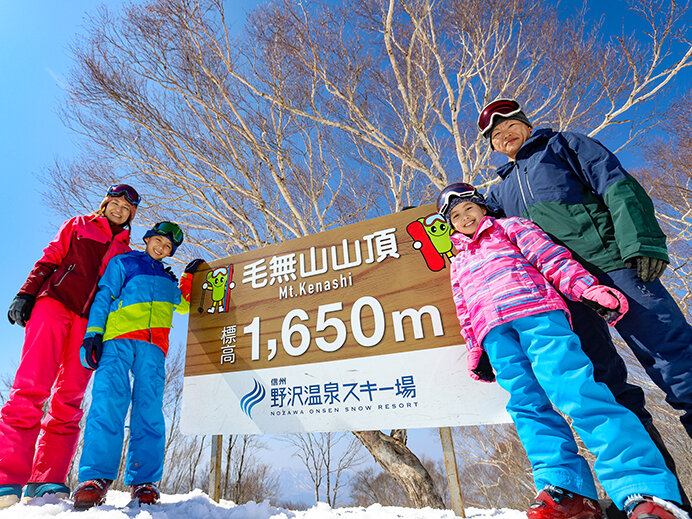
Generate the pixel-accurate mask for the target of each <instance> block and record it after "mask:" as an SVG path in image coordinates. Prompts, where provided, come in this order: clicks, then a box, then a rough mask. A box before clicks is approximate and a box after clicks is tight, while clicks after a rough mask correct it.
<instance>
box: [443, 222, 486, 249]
mask: <svg viewBox="0 0 692 519" xmlns="http://www.w3.org/2000/svg"><path fill="white" fill-rule="evenodd" d="M494 226H495V218H493V217H492V216H484V217H483V219H482V220H481V223H480V224H479V225H478V228H477V229H476V232H475V233H474V234H473V236H466V235H465V234H462V233H460V232H456V233H454V234H452V235H451V236H450V237H449V239H450V240H452V243H453V244H454V246H455V247H456V249H457V250H458V251H461V250H466V249H467V248H468V247H469V245H471V243H473V242H474V241H477V240H479V239H480V237H481V234H483V232H485V230H486V229H490V228H491V227H494Z"/></svg>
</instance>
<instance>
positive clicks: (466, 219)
mask: <svg viewBox="0 0 692 519" xmlns="http://www.w3.org/2000/svg"><path fill="white" fill-rule="evenodd" d="M486 213H487V210H486V209H485V207H483V206H482V205H478V204H476V203H474V202H469V201H465V202H461V203H459V204H457V205H455V206H454V207H452V211H451V212H450V213H449V220H450V222H451V223H452V227H454V229H455V230H456V231H458V232H460V233H462V234H465V235H466V236H473V235H474V233H475V232H476V229H478V224H480V223H481V219H482V218H483V217H484V216H485V215H486Z"/></svg>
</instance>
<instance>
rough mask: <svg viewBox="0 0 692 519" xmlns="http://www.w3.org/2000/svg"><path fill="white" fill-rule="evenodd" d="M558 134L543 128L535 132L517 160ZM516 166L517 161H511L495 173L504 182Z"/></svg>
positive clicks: (520, 151) (518, 154) (522, 148)
mask: <svg viewBox="0 0 692 519" xmlns="http://www.w3.org/2000/svg"><path fill="white" fill-rule="evenodd" d="M556 133H557V132H554V131H553V130H552V129H550V128H541V129H539V130H536V131H534V132H533V133H532V134H531V137H529V138H528V140H527V141H526V142H525V143H524V145H523V146H522V147H521V149H520V150H519V153H517V160H519V159H522V158H524V157H526V156H527V155H529V154H530V153H531V151H532V150H533V148H534V147H536V146H537V145H538V144H541V143H544V142H546V141H547V140H548V139H550V138H551V137H552V136H553V135H555V134H556ZM515 164H516V161H514V160H510V161H509V162H507V163H506V164H503V165H502V166H500V167H499V168H497V171H496V172H495V173H497V174H498V175H499V176H500V178H501V179H502V180H504V179H505V178H507V175H509V173H510V172H511V171H512V168H514V165H515Z"/></svg>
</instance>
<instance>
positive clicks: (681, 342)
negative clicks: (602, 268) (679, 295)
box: [567, 269, 692, 438]
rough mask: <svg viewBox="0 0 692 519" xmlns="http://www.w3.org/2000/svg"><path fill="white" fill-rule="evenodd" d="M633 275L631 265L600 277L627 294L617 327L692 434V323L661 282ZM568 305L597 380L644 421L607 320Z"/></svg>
mask: <svg viewBox="0 0 692 519" xmlns="http://www.w3.org/2000/svg"><path fill="white" fill-rule="evenodd" d="M635 274H636V270H635V269H621V270H615V271H612V272H608V273H607V274H601V275H599V276H598V280H599V282H600V283H602V284H604V285H608V286H611V287H614V288H616V289H618V290H619V291H620V292H622V293H623V294H625V295H626V296H627V299H628V301H629V305H630V309H629V311H628V312H627V313H626V314H625V316H624V317H623V318H622V319H621V320H620V321H619V322H618V323H617V325H616V329H617V331H618V333H619V334H620V336H621V337H622V338H623V339H624V340H625V342H626V343H627V345H628V346H629V347H630V349H631V350H632V352H633V353H634V355H635V356H636V357H637V360H639V362H640V363H641V365H642V366H643V367H644V369H645V370H646V373H647V374H648V375H649V377H650V378H651V380H653V382H654V383H655V384H656V385H657V386H658V387H660V388H661V390H663V392H664V393H665V395H666V397H665V398H666V402H668V403H669V404H670V405H671V406H672V407H673V408H674V409H677V410H679V411H682V412H683V415H682V416H681V417H680V421H681V422H682V425H683V426H684V427H685V430H686V431H687V434H688V435H689V436H690V437H691V438H692V327H691V326H690V325H689V324H688V323H687V321H686V320H685V316H684V315H683V314H682V312H681V311H680V307H678V305H677V303H676V302H675V300H674V299H673V297H672V296H671V295H670V294H669V293H668V291H667V290H666V288H665V287H664V286H663V284H662V283H661V282H660V281H658V280H656V281H653V282H651V283H644V282H643V281H641V280H640V279H637V277H636V276H635ZM567 305H568V308H569V311H570V313H571V315H572V324H573V326H574V331H575V333H576V334H577V335H578V336H579V338H580V339H581V343H582V345H583V349H584V352H585V353H586V354H587V355H588V356H589V358H590V359H591V362H593V364H594V369H595V378H596V380H597V381H598V382H603V383H604V384H606V385H607V386H608V387H609V388H610V390H611V391H612V392H613V394H614V395H615V398H616V400H617V401H618V402H619V403H620V404H622V405H624V406H625V407H627V408H628V409H630V410H631V411H632V412H634V413H635V414H637V416H639V418H640V420H642V422H643V423H646V424H648V423H650V422H651V415H650V414H649V413H648V412H647V411H646V410H645V409H644V393H643V391H642V390H641V389H640V388H637V387H636V386H633V385H631V384H627V382H626V367H625V364H624V361H623V360H622V358H620V356H619V355H618V353H617V351H616V349H615V346H614V345H613V342H612V339H611V337H610V332H609V331H608V326H607V325H606V323H605V321H604V320H603V319H602V318H601V317H599V316H598V314H596V313H595V312H594V311H592V310H591V309H589V308H588V307H587V306H586V305H584V304H582V303H577V302H568V303H567Z"/></svg>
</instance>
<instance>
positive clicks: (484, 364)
mask: <svg viewBox="0 0 692 519" xmlns="http://www.w3.org/2000/svg"><path fill="white" fill-rule="evenodd" d="M472 371H473V372H474V373H475V374H476V375H478V378H480V379H481V380H482V381H484V382H495V372H494V371H493V367H492V365H491V364H490V359H489V358H488V354H487V353H486V351H485V350H483V353H482V354H481V358H480V359H478V365H477V366H476V367H475V368H474V369H473V370H472Z"/></svg>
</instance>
